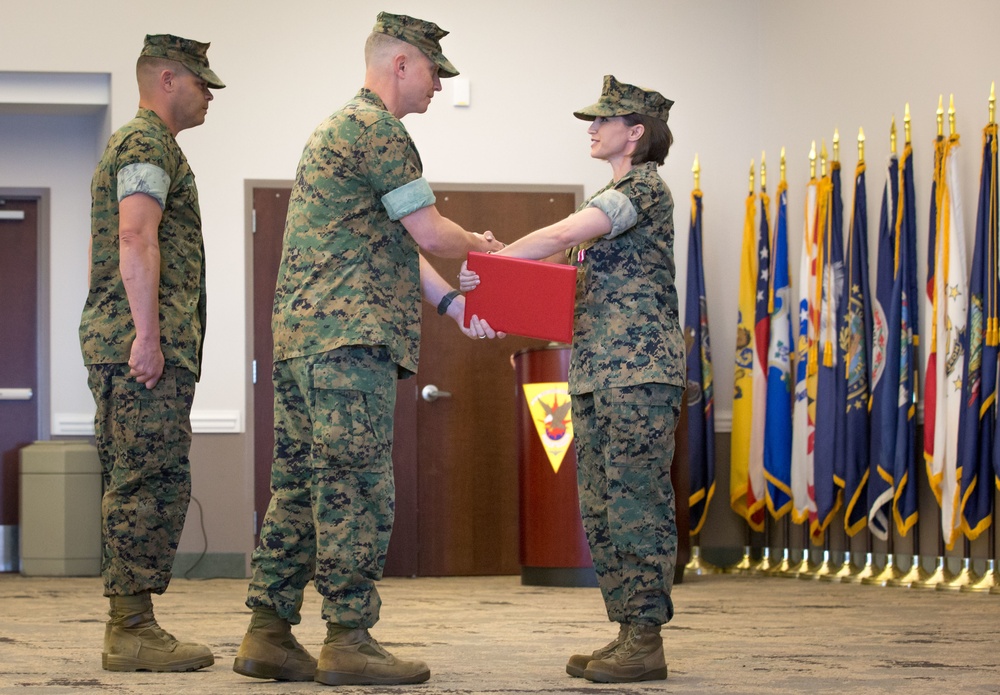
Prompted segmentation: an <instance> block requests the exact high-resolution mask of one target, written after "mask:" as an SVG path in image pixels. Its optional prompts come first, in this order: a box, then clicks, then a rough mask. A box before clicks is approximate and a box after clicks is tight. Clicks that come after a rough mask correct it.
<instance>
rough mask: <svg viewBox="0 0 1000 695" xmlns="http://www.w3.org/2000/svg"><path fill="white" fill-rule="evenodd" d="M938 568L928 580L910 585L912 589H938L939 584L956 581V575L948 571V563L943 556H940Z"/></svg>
mask: <svg viewBox="0 0 1000 695" xmlns="http://www.w3.org/2000/svg"><path fill="white" fill-rule="evenodd" d="M937 561H938V563H937V567H935V568H934V572H932V573H931V574H930V575H929V576H928V577H927V579H924V580H923V581H916V582H911V583H910V588H911V589H936V588H937V586H938V584H945V583H947V582H950V581H952V580H954V579H955V575H954V574H952V573H951V571H950V570H949V569H948V563H947V562H946V561H945V558H944V556H943V555H938V559H937Z"/></svg>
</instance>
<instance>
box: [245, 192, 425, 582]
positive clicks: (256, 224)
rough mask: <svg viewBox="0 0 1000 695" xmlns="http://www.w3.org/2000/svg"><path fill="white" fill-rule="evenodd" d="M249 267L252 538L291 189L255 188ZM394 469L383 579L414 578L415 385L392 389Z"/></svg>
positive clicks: (265, 472)
mask: <svg viewBox="0 0 1000 695" xmlns="http://www.w3.org/2000/svg"><path fill="white" fill-rule="evenodd" d="M251 195H252V199H253V222H252V227H253V240H252V254H253V257H252V261H251V263H252V267H253V289H252V293H251V294H252V306H251V308H250V309H251V311H250V313H251V316H252V324H253V345H252V349H251V354H252V355H253V365H252V382H253V383H252V384H251V388H252V393H253V440H254V517H255V523H254V534H255V535H256V534H258V533H259V532H260V525H261V524H262V523H263V521H264V514H265V512H266V511H267V505H268V503H269V502H270V501H271V461H272V459H273V450H274V385H273V383H272V381H271V367H272V365H273V363H274V347H273V343H272V339H271V310H272V307H273V305H274V286H275V283H276V282H277V278H278V267H279V266H280V265H281V241H282V237H283V236H284V231H285V216H286V214H287V213H288V199H289V197H290V195H291V184H290V183H288V184H280V185H275V186H263V187H260V188H254V189H253V191H252V193H251ZM394 429H395V432H394V435H395V446H394V447H393V454H392V459H393V468H394V471H395V473H394V475H395V483H396V524H395V525H394V527H393V533H392V539H391V541H390V544H389V553H388V557H387V558H386V565H385V572H386V575H388V576H412V575H415V574H416V573H417V516H416V515H417V483H416V481H417V463H416V460H417V454H416V380H415V379H405V380H403V381H400V382H398V384H397V389H396V415H395V428H394Z"/></svg>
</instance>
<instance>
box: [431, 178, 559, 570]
mask: <svg viewBox="0 0 1000 695" xmlns="http://www.w3.org/2000/svg"><path fill="white" fill-rule="evenodd" d="M435 195H436V196H437V206H438V209H439V210H440V211H441V214H443V215H444V216H445V217H448V218H449V219H452V220H454V221H455V222H457V223H458V224H460V225H462V226H463V227H465V228H466V229H469V230H472V231H483V230H486V229H491V230H492V231H493V232H494V234H496V236H497V238H498V239H500V240H501V241H505V242H511V241H514V240H515V239H519V238H521V237H522V236H524V235H525V234H526V233H528V232H530V231H532V230H534V229H537V228H538V227H543V226H545V225H547V224H550V223H552V222H555V221H556V220H559V219H562V218H563V217H565V216H566V215H568V214H570V213H572V212H573V210H574V209H575V208H576V204H577V199H576V195H575V194H574V193H573V192H546V191H531V190H516V189H515V190H480V191H474V190H450V189H446V188H443V187H437V188H435ZM428 260H430V262H431V264H432V265H434V267H435V268H437V270H438V271H439V272H441V274H442V275H443V276H444V277H445V278H446V279H448V280H450V281H452V282H453V283H455V284H457V279H456V276H457V274H458V269H459V267H460V266H461V259H458V260H454V259H440V258H433V257H429V259H428ZM545 344H546V343H545V342H543V341H539V340H532V339H528V338H519V337H514V336H509V337H507V338H505V339H503V340H482V341H480V340H470V339H468V338H466V337H465V336H464V335H463V334H461V333H460V332H459V331H458V328H457V327H456V326H455V323H454V322H453V321H451V320H450V319H443V318H442V317H440V316H437V315H436V312H435V311H434V308H433V307H430V306H428V305H426V304H425V305H424V321H423V335H422V337H421V349H420V367H419V370H418V373H417V385H418V387H419V389H418V390H420V391H423V389H424V388H426V387H427V386H431V385H432V386H435V387H437V388H438V389H439V390H441V391H445V392H448V393H450V394H451V396H449V397H447V398H439V399H437V400H435V401H425V400H423V399H421V400H420V401H418V404H417V432H418V445H417V446H418V450H417V451H418V453H417V458H418V461H419V464H418V475H419V480H418V487H419V499H420V514H419V521H420V533H419V536H420V575H422V576H433V575H475V574H518V573H519V572H520V564H519V562H518V477H517V441H516V421H517V418H516V410H515V403H514V396H515V394H516V383H515V378H514V369H513V365H512V363H511V356H512V355H513V354H514V353H515V352H517V351H518V350H521V349H523V348H527V347H534V346H542V345H545Z"/></svg>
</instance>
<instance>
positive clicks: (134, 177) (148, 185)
mask: <svg viewBox="0 0 1000 695" xmlns="http://www.w3.org/2000/svg"><path fill="white" fill-rule="evenodd" d="M169 191H170V176H169V175H168V174H167V172H165V171H164V170H163V169H161V168H160V167H158V166H156V165H155V164H148V163H146V162H137V163H135V164H128V165H126V166H123V167H122V168H121V169H119V170H118V202H121V201H122V200H124V199H125V198H128V197H129V196H130V195H133V194H135V193H145V194H146V195H148V196H150V197H151V198H153V199H154V200H156V202H157V203H159V204H160V209H161V210H162V209H164V208H165V207H166V206H167V193H168V192H169Z"/></svg>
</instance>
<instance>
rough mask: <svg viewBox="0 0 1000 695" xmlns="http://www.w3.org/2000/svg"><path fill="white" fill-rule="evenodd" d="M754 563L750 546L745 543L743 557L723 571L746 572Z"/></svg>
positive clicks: (727, 572)
mask: <svg viewBox="0 0 1000 695" xmlns="http://www.w3.org/2000/svg"><path fill="white" fill-rule="evenodd" d="M753 565H754V562H753V558H752V557H750V546H749V545H745V546H743V559H742V560H740V561H739V562H737V563H736V564H735V565H733V566H732V567H727V568H726V569H724V570H723V572H725V573H726V574H746V573H747V572H748V571H750V568H751V567H753Z"/></svg>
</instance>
